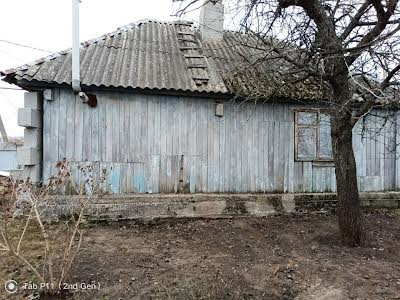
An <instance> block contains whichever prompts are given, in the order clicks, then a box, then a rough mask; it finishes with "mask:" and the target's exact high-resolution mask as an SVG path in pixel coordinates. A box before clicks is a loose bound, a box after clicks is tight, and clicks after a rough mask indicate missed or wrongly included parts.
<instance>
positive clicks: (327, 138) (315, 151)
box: [295, 109, 333, 161]
mask: <svg viewBox="0 0 400 300" xmlns="http://www.w3.org/2000/svg"><path fill="white" fill-rule="evenodd" d="M295 122H296V126H295V137H296V141H295V145H296V150H295V151H296V159H297V160H302V161H316V160H323V161H326V160H328V161H329V160H333V154H332V141H331V123H330V117H329V115H328V114H326V113H324V112H323V111H321V110H317V109H314V110H298V111H296V112H295Z"/></svg>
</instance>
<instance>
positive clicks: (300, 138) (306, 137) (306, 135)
mask: <svg viewBox="0 0 400 300" xmlns="http://www.w3.org/2000/svg"><path fill="white" fill-rule="evenodd" d="M297 156H298V157H299V158H314V157H316V156H317V130H316V129H315V128H312V127H299V128H298V130H297Z"/></svg>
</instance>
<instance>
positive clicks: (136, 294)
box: [0, 211, 400, 300]
mask: <svg viewBox="0 0 400 300" xmlns="http://www.w3.org/2000/svg"><path fill="white" fill-rule="evenodd" d="M365 219H366V229H367V242H366V245H365V246H364V247H361V248H347V247H343V246H340V243H339V240H338V238H337V227H336V219H335V217H334V216H332V215H321V214H304V215H297V216H285V215H282V216H272V217H268V218H236V219H218V220H169V221H163V222H158V223H153V224H132V223H124V224H122V223H114V224H96V225H90V226H89V228H88V230H87V232H86V235H85V240H84V243H83V247H82V252H81V255H80V257H79V259H78V263H77V264H76V266H75V267H74V270H73V274H72V276H71V278H69V282H70V283H81V282H83V283H90V282H98V283H100V289H99V290H98V289H97V290H96V289H94V290H90V291H82V290H79V291H76V292H74V293H72V294H70V296H69V297H68V299H271V300H273V299H304V300H306V299H307V300H308V299H321V300H322V299H325V300H328V299H400V255H399V254H400V250H399V249H400V212H399V211H383V212H382V211H379V212H371V213H368V214H366V215H365ZM30 234H32V235H34V234H35V233H34V232H30ZM56 246H57V243H56V244H55V247H56ZM26 247H27V249H28V253H29V254H27V255H30V256H32V257H33V258H40V257H39V256H38V254H37V253H36V252H35V251H36V250H35V249H36V248H35V247H36V246H35V245H33V246H32V245H30V246H29V245H28V246H26ZM0 266H1V270H0V278H1V280H0V281H1V282H0V284H1V285H2V286H4V281H5V280H8V279H10V278H13V279H15V280H17V281H21V280H27V279H29V278H32V277H31V276H32V275H30V274H29V272H27V270H26V268H21V267H19V265H18V264H16V263H15V261H14V259H12V258H10V257H9V256H7V255H5V256H1V257H0ZM0 294H1V297H2V299H26V296H27V295H25V296H24V295H22V294H21V293H18V294H14V295H13V296H10V295H6V294H5V292H4V289H3V288H2V287H1V291H0ZM24 297H25V298H24Z"/></svg>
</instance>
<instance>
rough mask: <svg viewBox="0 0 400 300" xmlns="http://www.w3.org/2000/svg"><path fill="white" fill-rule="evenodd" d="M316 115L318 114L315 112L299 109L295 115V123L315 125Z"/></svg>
mask: <svg viewBox="0 0 400 300" xmlns="http://www.w3.org/2000/svg"><path fill="white" fill-rule="evenodd" d="M317 117H318V114H317V113H316V112H309V111H299V113H298V115H297V124H298V125H308V126H315V125H317Z"/></svg>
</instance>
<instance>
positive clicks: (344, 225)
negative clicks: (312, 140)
mask: <svg viewBox="0 0 400 300" xmlns="http://www.w3.org/2000/svg"><path fill="white" fill-rule="evenodd" d="M352 128H353V126H352V123H351V116H350V114H345V115H344V116H343V115H342V116H332V133H331V134H332V148H333V156H334V160H335V172H336V186H337V196H338V204H337V215H338V222H339V230H340V235H341V239H342V241H343V243H344V244H345V245H347V246H358V245H361V244H362V242H363V240H364V228H363V220H362V214H361V207H360V198H359V193H358V186H357V169H356V162H355V158H354V151H353V144H352Z"/></svg>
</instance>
